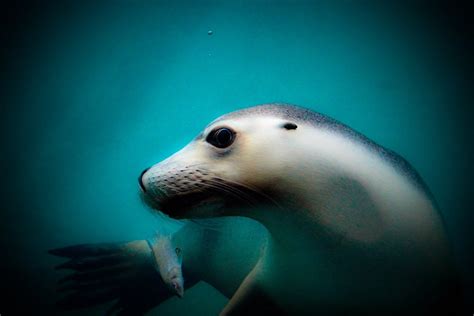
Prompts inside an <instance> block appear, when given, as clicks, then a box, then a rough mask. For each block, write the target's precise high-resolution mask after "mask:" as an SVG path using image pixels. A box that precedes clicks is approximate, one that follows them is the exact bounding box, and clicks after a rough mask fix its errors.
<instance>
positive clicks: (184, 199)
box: [140, 190, 223, 219]
mask: <svg viewBox="0 0 474 316" xmlns="http://www.w3.org/2000/svg"><path fill="white" fill-rule="evenodd" d="M140 196H141V198H142V200H143V201H144V202H145V204H147V205H148V206H149V207H150V208H152V209H154V210H157V211H160V212H162V213H164V214H166V215H168V216H170V217H172V218H176V219H183V218H192V217H203V216H204V215H203V214H202V213H203V212H204V210H205V209H207V210H212V209H214V210H215V209H217V208H218V206H219V205H221V204H222V202H219V201H223V197H221V196H217V195H215V194H212V192H208V191H197V192H186V193H182V194H179V195H173V196H161V197H159V198H157V197H153V196H151V195H150V194H148V193H147V192H144V191H143V190H141V191H140Z"/></svg>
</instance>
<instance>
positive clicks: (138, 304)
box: [49, 240, 196, 314]
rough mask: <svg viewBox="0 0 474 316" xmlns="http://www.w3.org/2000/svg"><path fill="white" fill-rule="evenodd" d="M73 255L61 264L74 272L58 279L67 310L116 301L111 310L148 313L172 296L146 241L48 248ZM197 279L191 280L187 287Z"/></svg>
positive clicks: (63, 254)
mask: <svg viewBox="0 0 474 316" xmlns="http://www.w3.org/2000/svg"><path fill="white" fill-rule="evenodd" d="M49 252H50V253H51V254H53V255H56V256H60V257H65V258H70V260H69V261H67V262H66V263H63V264H61V265H59V266H58V267H57V268H59V269H67V270H69V271H71V273H68V274H66V276H65V277H63V278H62V279H61V280H59V286H58V291H61V292H63V293H64V296H63V297H62V298H61V299H60V300H59V301H58V305H59V306H60V307H62V308H64V309H77V308H84V307H90V306H94V305H98V304H102V303H106V302H109V301H113V300H117V301H116V303H115V305H113V306H112V307H111V308H110V310H109V311H108V312H109V313H113V314H120V313H127V312H128V313H135V314H136V313H145V312H146V311H148V310H149V309H151V308H153V307H154V306H156V305H159V304H161V303H162V302H164V301H165V300H167V299H169V298H171V297H172V296H173V292H171V291H170V290H169V288H168V287H167V286H166V285H165V283H164V282H163V280H162V279H161V277H160V274H159V273H158V272H157V271H156V268H155V265H154V258H153V256H152V251H151V249H150V248H149V246H148V244H147V242H146V241H145V240H137V241H132V242H127V243H107V244H104V243H98V244H86V245H76V246H70V247H65V248H60V249H54V250H52V251H49ZM195 283H196V282H195V281H193V280H191V279H189V280H187V283H186V286H187V287H191V286H193V285H194V284H195Z"/></svg>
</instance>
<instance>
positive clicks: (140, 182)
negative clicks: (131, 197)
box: [138, 168, 150, 192]
mask: <svg viewBox="0 0 474 316" xmlns="http://www.w3.org/2000/svg"><path fill="white" fill-rule="evenodd" d="M148 170H150V168H146V169H145V170H143V171H142V173H140V176H139V177H138V183H139V184H140V188H142V190H143V192H146V188H145V185H144V184H143V175H144V174H145V173H146V172H147V171H148Z"/></svg>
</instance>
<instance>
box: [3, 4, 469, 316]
mask: <svg viewBox="0 0 474 316" xmlns="http://www.w3.org/2000/svg"><path fill="white" fill-rule="evenodd" d="M8 12H14V13H17V14H20V17H21V18H22V20H20V22H18V21H16V22H15V23H12V25H13V26H12V27H13V31H12V35H11V38H10V41H9V42H7V43H8V44H10V46H7V49H6V50H5V53H6V60H7V61H8V63H7V65H6V66H5V71H4V74H5V78H4V79H3V80H4V85H3V86H4V88H5V91H4V92H3V98H4V102H3V105H5V107H3V108H2V126H1V127H0V128H1V131H2V142H3V143H4V144H3V146H2V155H1V157H0V159H1V162H2V180H3V181H2V182H3V188H2V191H3V192H2V200H3V202H2V204H4V205H5V208H4V209H3V210H2V239H1V242H2V243H1V246H2V249H3V255H4V258H3V259H2V261H3V264H4V265H5V268H3V270H2V271H3V272H2V273H3V274H4V281H5V282H3V284H2V285H3V286H5V287H8V288H9V290H10V293H12V294H11V296H12V298H13V297H14V299H12V300H13V301H14V306H17V307H18V306H22V305H24V304H25V302H28V301H29V302H31V303H30V304H32V305H31V306H33V307H35V308H37V309H38V310H41V311H45V312H49V313H54V312H57V311H56V309H55V307H54V301H55V300H56V299H57V294H56V293H55V280H56V279H57V277H58V273H57V272H55V271H53V269H52V267H53V266H54V265H55V264H57V263H58V262H59V260H58V259H56V258H53V257H51V256H49V255H48V254H47V253H46V250H47V249H50V248H54V247H61V246H67V245H71V244H76V243H84V242H102V241H122V240H124V241H126V240H133V239H143V238H145V237H147V236H148V235H149V233H150V231H152V230H153V229H155V228H156V227H157V226H159V225H160V224H161V223H160V220H159V219H158V218H156V217H155V216H153V215H152V214H151V213H150V212H148V211H147V209H146V207H145V206H144V205H143V204H142V203H141V201H140V199H139V197H138V194H137V193H138V186H137V181H136V179H137V176H138V174H139V173H140V172H141V170H143V169H144V168H145V167H147V166H149V165H151V164H152V163H155V162H157V161H160V160H161V159H163V158H165V157H167V156H168V155H170V154H171V153H173V152H175V151H176V150H177V149H179V148H181V147H182V146H183V145H185V144H186V143H187V142H189V141H190V140H192V138H193V137H194V136H196V135H197V133H198V132H199V131H200V130H201V128H203V127H204V126H205V125H206V124H207V123H208V122H209V121H211V120H212V119H214V118H215V117H217V116H219V115H221V114H224V113H227V112H229V111H232V110H236V109H239V108H242V107H246V106H251V105H256V104H261V103H266V102H275V101H278V102H288V103H293V104H298V105H301V106H305V107H308V108H311V109H313V110H316V111H318V112H322V113H324V114H327V115H329V116H331V117H333V118H336V119H338V120H340V121H342V122H344V123H346V124H348V125H349V126H351V127H353V128H355V129H356V130H358V131H360V132H362V133H363V134H365V135H367V136H368V137H369V138H371V139H373V140H375V141H376V142H378V143H380V144H382V145H384V146H386V147H388V148H391V149H393V150H395V151H396V152H398V153H400V154H401V155H402V156H404V157H405V158H406V159H407V160H408V161H410V162H411V163H412V165H413V166H414V167H415V168H416V169H417V170H418V171H419V173H420V174H421V176H422V177H423V179H424V180H425V181H426V183H427V184H428V186H429V187H430V189H431V191H432V192H433V194H434V196H435V198H436V200H437V202H438V204H439V206H440V209H441V210H442V213H443V215H444V218H445V220H446V223H447V226H448V230H449V232H450V234H451V237H452V240H453V244H454V248H455V251H456V256H457V260H458V262H459V266H460V269H461V271H462V273H463V280H464V283H465V284H466V286H467V287H469V286H472V279H473V278H472V271H471V266H472V265H473V263H474V262H473V261H472V257H471V254H472V249H473V243H472V233H471V224H472V223H473V221H472V219H473V216H472V212H471V210H472V208H471V207H468V205H469V203H470V200H471V197H470V194H469V193H470V191H471V189H470V187H471V186H472V182H471V181H470V175H472V171H473V168H472V165H471V161H472V158H473V157H472V152H471V147H472V141H471V136H472V130H471V129H470V128H469V126H470V125H469V124H470V118H471V117H472V115H471V112H470V110H469V108H468V106H469V105H471V103H472V101H471V100H472V98H470V97H469V96H470V94H471V93H472V92H471V91H470V90H469V89H470V86H469V84H470V82H469V75H467V71H468V70H467V69H466V61H467V60H468V56H469V54H468V51H466V50H465V47H464V46H463V44H462V39H463V37H462V36H463V34H462V33H461V34H460V35H459V33H457V25H455V24H453V23H454V22H453V21H452V20H451V19H449V12H448V13H446V14H445V13H444V11H443V10H442V9H439V8H434V7H429V6H425V5H421V4H417V5H408V4H407V5H401V4H400V5H388V4H383V5H382V4H380V3H378V4H377V3H369V2H364V3H363V4H360V3H359V4H355V3H352V2H313V3H306V2H292V3H290V2H267V1H258V2H246V1H245V2H241V1H237V2H229V3H227V2H215V3H204V2H200V3H199V4H196V3H194V4H184V3H181V4H175V3H171V2H155V3H132V2H128V1H124V2H111V3H107V4H102V5H98V4H93V3H87V4H83V5H82V6H79V5H78V4H75V5H72V4H53V3H51V4H48V5H43V6H32V7H29V8H28V9H26V10H23V9H22V8H16V9H12V10H11V11H8ZM18 12H20V13H18ZM210 30H212V35H209V34H208V31H210ZM456 34H457V35H459V36H455V35H456ZM7 297H8V296H7ZM225 302H226V299H225V298H224V297H223V296H222V295H221V294H219V293H218V292H216V291H215V290H213V289H211V288H209V287H206V286H204V285H202V286H200V287H199V288H196V289H193V290H191V291H190V292H189V293H187V294H186V297H185V298H184V299H183V300H178V299H172V300H171V301H169V302H166V303H165V304H163V305H162V306H159V307H157V308H156V309H154V310H153V313H155V314H157V315H158V314H166V313H169V314H170V315H181V314H186V313H189V311H193V313H194V314H214V313H216V312H217V311H218V310H219V309H220V308H221V307H222V306H223V305H224V304H225ZM31 306H30V307H31ZM0 308H1V306H0ZM101 311H102V309H101V308H96V309H93V310H87V311H82V312H75V313H76V314H81V313H85V314H90V313H97V314H100V313H101ZM0 314H2V310H1V309H0ZM72 314H74V313H72ZM5 315H7V314H6V313H5Z"/></svg>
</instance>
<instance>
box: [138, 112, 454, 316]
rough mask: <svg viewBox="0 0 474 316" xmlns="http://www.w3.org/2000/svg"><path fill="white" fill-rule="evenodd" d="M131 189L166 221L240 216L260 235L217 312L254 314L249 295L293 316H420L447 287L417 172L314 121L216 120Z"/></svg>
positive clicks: (293, 115) (283, 116) (436, 218)
mask: <svg viewBox="0 0 474 316" xmlns="http://www.w3.org/2000/svg"><path fill="white" fill-rule="evenodd" d="M229 131H230V132H229ZM140 182H141V185H142V188H143V189H144V192H145V194H146V195H147V196H148V197H149V198H151V199H152V200H153V201H154V202H155V203H156V204H157V205H156V206H157V207H158V208H159V209H160V210H162V211H164V212H165V213H168V214H169V215H170V216H172V217H177V218H188V217H216V216H223V215H239V216H247V217H251V218H254V219H256V220H258V221H259V222H261V223H262V224H263V225H264V226H265V227H266V228H267V229H268V231H269V233H270V235H271V238H270V241H269V244H268V246H267V248H266V250H265V254H264V255H263V256H262V257H261V258H260V261H259V262H258V263H257V265H256V266H255V267H254V269H253V271H252V272H251V273H250V274H249V275H248V277H247V278H246V280H245V281H244V282H243V283H242V285H241V287H240V288H239V289H238V290H237V292H236V294H235V295H234V296H233V298H232V299H231V301H230V302H229V304H228V305H227V306H226V308H225V309H224V311H223V312H222V314H240V313H244V312H245V313H248V312H249V311H250V312H251V311H252V306H254V303H255V298H258V299H259V300H260V299H261V298H264V299H265V300H268V301H269V302H272V303H274V304H275V305H276V306H277V309H279V310H281V311H284V312H287V313H296V314H314V313H316V312H323V313H326V314H338V313H347V312H351V311H352V312H360V313H371V312H374V313H377V312H381V313H385V314H387V313H394V314H397V313H399V312H414V311H418V312H426V311H429V310H430V309H433V308H435V307H434V306H438V304H439V303H440V301H443V300H444V298H445V297H446V296H445V295H446V291H447V289H449V290H450V286H451V284H452V280H453V276H452V263H451V256H450V249H449V244H448V242H447V238H446V234H445V229H444V226H443V223H442V220H441V216H440V214H439V211H438V210H437V208H436V205H435V202H434V200H433V199H432V196H431V194H430V193H429V191H428V190H427V188H426V185H424V183H423V181H422V180H421V178H420V177H419V175H418V174H417V173H416V171H415V170H414V169H413V168H412V167H411V166H410V165H409V164H408V163H407V162H406V161H405V160H404V159H403V158H401V157H400V156H398V155H396V154H395V153H393V152H391V151H389V150H387V149H385V148H383V147H381V146H379V145H377V144H375V143H374V142H372V141H370V140H369V139H368V138H366V137H364V136H363V135H361V134H359V133H357V132H355V131H353V130H352V129H350V128H349V127H347V126H345V125H343V124H341V123H339V122H337V121H335V120H332V119H330V118H328V117H326V116H323V115H321V114H318V113H314V112H311V111H308V110H305V109H302V108H298V107H294V106H288V105H263V106H258V107H254V108H250V109H246V110H242V111H238V112H234V113H231V114H228V115H224V116H223V117H221V118H219V119H217V120H215V121H214V122H212V123H211V124H210V125H209V126H208V127H206V128H205V130H204V131H203V132H202V133H201V134H200V135H199V136H198V137H197V138H196V139H195V140H194V141H193V142H191V143H190V144H189V145H188V146H186V147H185V148H183V149H182V150H181V151H179V152H177V153H176V154H175V155H173V156H171V157H170V158H168V159H166V160H164V161H163V162H161V163H159V164H157V165H155V166H153V167H152V168H150V169H148V170H147V171H146V172H144V173H143V174H142V176H141V177H140ZM449 290H448V291H449ZM441 305H442V304H441Z"/></svg>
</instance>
